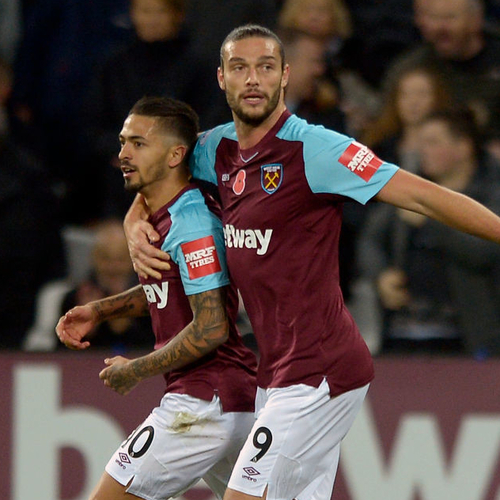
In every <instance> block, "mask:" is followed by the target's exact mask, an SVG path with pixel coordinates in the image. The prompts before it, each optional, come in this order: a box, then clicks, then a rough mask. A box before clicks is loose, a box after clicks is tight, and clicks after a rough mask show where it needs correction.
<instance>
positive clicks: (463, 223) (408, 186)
mask: <svg viewBox="0 0 500 500" xmlns="http://www.w3.org/2000/svg"><path fill="white" fill-rule="evenodd" d="M376 199H377V200H379V201H383V202H386V203H390V204H391V205H395V206H397V207H400V208H405V209H407V210H411V211H413V212H417V213H420V214H422V215H426V216H427V217H431V218H433V219H435V220H437V221H439V222H442V223H444V224H446V225H448V226H450V227H453V228H455V229H458V230H459V231H463V232H464V233H469V234H473V235H474V236H478V237H480V238H483V239H485V240H490V241H494V242H496V243H500V217H498V216H497V215H496V214H495V213H494V212H492V211H491V210H489V209H488V208H486V207H485V206H484V205H481V204H480V203H478V202H477V201H475V200H473V199H472V198H469V197H468V196H466V195H463V194H461V193H458V192H456V191H452V190H450V189H447V188H445V187H442V186H439V185H438V184H435V183H433V182H431V181H428V180H426V179H423V178H422V177H419V176H418V175H414V174H412V173H410V172H407V171H405V170H402V169H400V170H398V171H397V172H396V173H395V174H394V176H393V177H392V179H391V180H390V181H389V182H388V183H387V184H386V185H385V186H384V187H383V188H382V189H381V190H380V192H379V193H378V195H377V196H376Z"/></svg>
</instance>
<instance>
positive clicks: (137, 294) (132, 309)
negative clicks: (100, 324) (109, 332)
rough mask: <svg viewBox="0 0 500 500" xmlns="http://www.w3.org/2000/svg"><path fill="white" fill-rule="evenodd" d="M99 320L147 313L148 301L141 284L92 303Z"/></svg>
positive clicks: (145, 314)
mask: <svg viewBox="0 0 500 500" xmlns="http://www.w3.org/2000/svg"><path fill="white" fill-rule="evenodd" d="M94 309H95V311H96V313H97V317H98V319H99V321H105V320H109V319H115V318H125V317H129V318H130V317H139V316H147V315H148V314H149V309H148V302H147V299H146V295H145V294H144V290H143V289H142V286H141V285H137V286H135V287H134V288H131V289H130V290H126V291H125V292H123V293H119V294H117V295H112V296H111V297H107V298H105V299H102V300H98V301H96V302H95V303H94Z"/></svg>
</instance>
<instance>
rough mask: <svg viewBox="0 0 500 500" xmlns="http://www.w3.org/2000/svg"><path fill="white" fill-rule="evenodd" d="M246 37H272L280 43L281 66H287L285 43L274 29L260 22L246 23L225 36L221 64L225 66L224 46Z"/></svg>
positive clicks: (221, 51)
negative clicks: (261, 24)
mask: <svg viewBox="0 0 500 500" xmlns="http://www.w3.org/2000/svg"><path fill="white" fill-rule="evenodd" d="M246 38H270V39H271V40H274V41H275V42H276V43H277V44H278V48H279V52H280V57H281V68H284V66H285V49H284V48H283V43H282V42H281V40H280V38H279V36H278V35H277V34H276V33H274V31H272V30H270V29H269V28H266V27H265V26H260V25H259V24H244V25H243V26H239V27H237V28H234V29H233V30H232V31H231V32H230V33H229V35H227V36H226V38H224V41H223V42H222V45H221V47H220V66H221V68H222V67H223V66H224V47H225V46H226V44H227V43H229V42H237V41H239V40H245V39H246Z"/></svg>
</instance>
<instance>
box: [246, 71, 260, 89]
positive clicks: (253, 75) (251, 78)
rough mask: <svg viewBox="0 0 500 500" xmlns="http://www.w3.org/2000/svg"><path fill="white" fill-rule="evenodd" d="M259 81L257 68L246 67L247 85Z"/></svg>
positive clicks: (255, 83)
mask: <svg viewBox="0 0 500 500" xmlns="http://www.w3.org/2000/svg"><path fill="white" fill-rule="evenodd" d="M258 83H259V78H258V76H257V69H256V68H248V75H247V81H246V84H247V85H257V84H258Z"/></svg>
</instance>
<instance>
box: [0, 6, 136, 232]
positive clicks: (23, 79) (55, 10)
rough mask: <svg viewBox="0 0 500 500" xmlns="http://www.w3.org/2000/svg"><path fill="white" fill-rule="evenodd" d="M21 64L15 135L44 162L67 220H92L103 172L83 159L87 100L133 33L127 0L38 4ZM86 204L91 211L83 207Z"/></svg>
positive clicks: (13, 108) (27, 28)
mask: <svg viewBox="0 0 500 500" xmlns="http://www.w3.org/2000/svg"><path fill="white" fill-rule="evenodd" d="M26 13H27V17H26V19H25V25H24V36H23V38H22V40H21V43H20V45H19V51H18V57H17V60H16V63H15V66H14V88H13V93H12V98H11V103H10V108H11V111H12V119H13V129H12V133H13V134H14V135H15V136H16V138H18V140H22V141H23V142H24V144H26V145H27V147H30V148H32V149H33V148H34V149H35V151H36V152H37V153H38V154H40V156H41V157H42V158H43V159H44V163H45V164H46V168H47V169H48V172H49V174H50V175H51V177H52V179H53V180H52V182H53V183H54V185H55V186H56V187H57V189H58V192H59V196H60V198H61V201H62V203H63V207H64V210H63V216H64V218H65V222H68V223H80V222H85V221H84V218H86V217H89V216H91V215H92V216H95V214H91V212H90V211H89V204H88V193H89V191H90V190H92V191H94V189H95V178H94V175H95V173H96V172H95V170H94V169H93V165H92V164H90V163H88V162H87V161H85V158H84V156H83V143H82V142H81V137H82V134H81V132H82V130H83V129H82V104H83V99H84V95H85V93H86V92H87V88H88V85H89V82H90V78H91V75H92V71H93V68H94V66H95V65H96V64H98V63H99V62H100V61H101V60H102V58H104V57H106V55H107V54H109V53H110V52H112V51H113V50H116V48H117V47H118V46H120V45H122V44H123V43H124V42H125V40H127V39H128V38H129V36H130V27H129V20H128V1H127V0H100V1H98V2H97V1H96V2H74V1H72V0H44V1H43V2H42V1H37V2H32V3H31V4H30V6H29V8H28V9H27V10H26ZM83 207H85V209H84V208H83Z"/></svg>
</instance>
